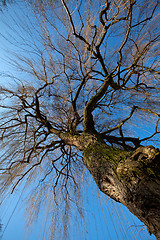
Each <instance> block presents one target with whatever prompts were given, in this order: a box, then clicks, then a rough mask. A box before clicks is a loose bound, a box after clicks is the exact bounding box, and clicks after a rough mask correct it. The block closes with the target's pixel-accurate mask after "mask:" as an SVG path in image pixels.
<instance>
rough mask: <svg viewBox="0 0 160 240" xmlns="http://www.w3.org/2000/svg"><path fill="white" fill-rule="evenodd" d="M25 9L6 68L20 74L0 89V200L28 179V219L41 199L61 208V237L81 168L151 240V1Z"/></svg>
mask: <svg viewBox="0 0 160 240" xmlns="http://www.w3.org/2000/svg"><path fill="white" fill-rule="evenodd" d="M29 4H30V6H31V7H32V9H33V12H34V18H35V19H36V21H35V22H33V17H32V18H30V19H29V20H28V23H27V22H26V23H25V24H24V23H23V24H22V28H23V30H25V31H26V34H28V35H25V36H23V35H21V34H19V39H20V40H21V42H22V41H23V44H22V45H21V46H20V50H21V52H22V50H24V48H25V50H26V54H23V53H22V54H20V52H17V54H15V55H16V56H15V58H14V61H13V62H12V63H13V64H14V65H15V66H16V67H17V69H19V70H20V71H21V72H22V73H23V74H22V76H18V77H17V78H14V81H15V84H14V85H12V86H11V87H9V86H8V85H5V86H4V85H3V86H1V95H0V96H1V109H2V110H3V116H2V117H1V119H0V121H1V125H0V129H1V148H2V154H1V160H0V170H1V173H0V174H1V180H0V181H1V193H3V194H4V195H5V194H7V193H8V191H11V192H13V191H14V190H15V188H17V187H18V185H19V184H21V183H22V182H24V183H25V187H26V186H27V187H28V186H31V184H32V182H36V181H37V184H38V186H39V188H37V185H36V189H35V190H34V194H32V198H31V199H30V201H31V202H32V208H30V209H29V210H30V216H31V217H33V213H34V214H35V215H37V214H38V211H39V206H40V205H41V204H44V197H43V196H44V195H47V196H48V199H47V201H48V202H50V201H51V199H52V201H54V203H55V205H57V206H58V204H59V203H60V202H61V201H65V204H66V205H65V214H64V216H65V224H64V229H65V228H67V224H68V215H69V202H70V199H71V196H73V195H74V196H75V199H74V200H75V202H76V204H77V207H78V209H79V211H81V210H80V209H81V207H80V206H81V200H80V199H81V198H80V196H81V184H82V183H83V182H82V175H83V172H84V170H85V168H87V169H88V170H89V172H90V174H91V175H92V177H93V179H94V181H95V182H96V184H97V186H98V188H99V189H100V190H101V191H102V192H103V193H105V194H107V195H108V196H110V197H111V198H112V199H114V200H115V201H117V202H121V203H122V204H124V205H125V206H126V207H127V208H128V209H129V210H130V211H131V212H132V213H133V214H134V215H136V216H137V217H138V218H139V219H140V220H141V221H142V222H143V223H144V224H145V225H146V226H147V228H148V230H149V232H151V233H153V234H154V235H155V236H156V237H157V239H160V152H159V149H158V148H155V147H153V146H151V143H152V142H151V141H154V144H155V146H158V144H159V143H158V142H159V141H158V134H159V133H160V130H159V117H160V108H159V102H158V99H159V90H160V87H159V75H160V65H159V53H160V51H159V45H160V33H159V26H158V22H159V2H158V0H153V1H149V0H144V1H138V0H135V1H133V0H111V1H110V2H109V1H107V0H106V1H105V0H103V1H98V0H96V1H92V0H88V1H83V0H80V1H78V0H77V1H76V0H75V1H67V0H57V1H52V0H51V1H38V0H37V1H34V0H33V1H30V3H29ZM31 29H32V30H31ZM33 29H34V31H33ZM26 36H27V37H26ZM17 41H18V40H17ZM12 78H13V77H12ZM145 130H149V134H146V133H145ZM147 142H148V143H147ZM147 144H149V146H147ZM35 179H36V180H35ZM42 185H43V188H41V187H40V186H42ZM51 191H52V195H51ZM33 202H35V205H36V206H38V207H37V208H36V210H35V208H34V204H33ZM45 204H46V203H45ZM57 212H58V207H57ZM57 216H58V215H57ZM55 227H56V226H55ZM51 235H52V236H51V239H53V235H54V231H53V232H52V233H51Z"/></svg>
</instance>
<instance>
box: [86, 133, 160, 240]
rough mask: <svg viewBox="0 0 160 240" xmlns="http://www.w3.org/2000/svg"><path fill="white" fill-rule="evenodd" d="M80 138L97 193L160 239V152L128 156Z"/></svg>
mask: <svg viewBox="0 0 160 240" xmlns="http://www.w3.org/2000/svg"><path fill="white" fill-rule="evenodd" d="M84 136H85V135H83V143H84V145H83V158H84V160H83V161H84V164H85V165H86V167H87V169H88V170H89V171H90V173H91V175H92V176H93V179H94V180H95V182H96V184H97V186H98V187H99V189H100V190H101V191H102V192H103V193H105V194H107V195H108V196H110V197H111V198H113V199H114V200H116V201H117V202H121V203H122V204H124V205H125V206H126V207H127V208H128V209H129V210H130V212H132V213H133V214H134V215H135V216H137V217H138V218H139V219H140V220H141V221H142V222H143V223H144V224H145V225H146V226H147V229H148V231H149V233H153V234H154V235H155V236H156V237H157V239H160V152H159V150H158V149H156V148H154V147H152V146H148V147H143V146H141V147H139V148H137V149H136V150H135V151H134V152H128V151H125V150H120V149H116V148H112V147H109V146H107V145H106V144H105V143H104V141H103V140H102V139H101V138H100V137H99V136H96V135H94V134H86V136H85V137H84Z"/></svg>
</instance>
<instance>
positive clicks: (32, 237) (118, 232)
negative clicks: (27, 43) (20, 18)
mask: <svg viewBox="0 0 160 240" xmlns="http://www.w3.org/2000/svg"><path fill="white" fill-rule="evenodd" d="M14 10H16V6H14V5H11V6H10V7H9V8H8V10H4V12H3V13H1V12H0V29H1V30H0V33H1V34H5V32H6V28H7V27H6V25H5V24H4V23H3V21H6V22H7V24H8V25H9V26H11V25H12V24H13V25H14V22H12V21H11V18H10V17H9V15H10V12H12V14H14ZM0 44H1V47H0V59H1V60H0V73H4V72H6V71H7V72H10V73H12V74H14V72H12V71H13V69H12V67H11V66H10V65H9V64H8V63H7V62H6V61H5V60H4V58H5V59H6V56H7V54H8V53H7V49H12V50H14V46H12V45H11V44H10V43H9V42H7V41H6V40H5V38H3V37H2V35H0ZM4 81H6V79H5V78H4V77H3V75H2V76H1V78H0V82H4ZM21 191H22V190H21V189H19V190H16V191H15V193H14V194H13V195H10V196H9V197H8V198H7V200H6V201H5V202H3V203H2V204H1V205H0V218H1V221H2V224H3V232H2V234H3V237H2V240H41V239H45V234H46V231H47V230H46V229H47V223H46V222H45V221H44V224H43V225H41V220H42V219H41V217H43V214H42V213H41V214H42V215H41V214H40V216H39V219H38V220H37V222H35V225H34V226H33V227H32V228H31V233H28V234H27V233H26V232H27V229H26V225H25V204H26V202H25V196H24V195H22V194H21ZM25 194H27V192H26V193H25ZM99 194H100V193H98V192H97V189H96V186H95V184H94V183H93V182H91V183H90V184H89V186H88V188H87V190H86V192H85V193H84V213H85V221H84V222H83V219H79V218H76V217H73V218H72V219H73V220H72V223H71V237H70V238H69V239H71V240H80V239H81V240H91V239H92V240H103V239H104V240H105V239H111V240H116V239H120V240H121V239H128V240H132V239H133V240H134V239H138V240H139V239H142V240H147V239H148V240H149V239H153V240H154V239H155V237H154V236H149V234H148V232H147V230H146V227H145V226H144V224H143V223H141V222H140V221H139V220H138V219H137V218H136V217H134V216H133V215H132V214H130V213H129V211H128V210H127V209H126V208H125V207H124V206H122V205H121V204H117V203H115V202H113V201H112V200H111V199H108V198H107V197H106V196H104V195H103V194H100V195H101V197H99ZM99 198H100V199H101V201H100V200H99Z"/></svg>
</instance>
